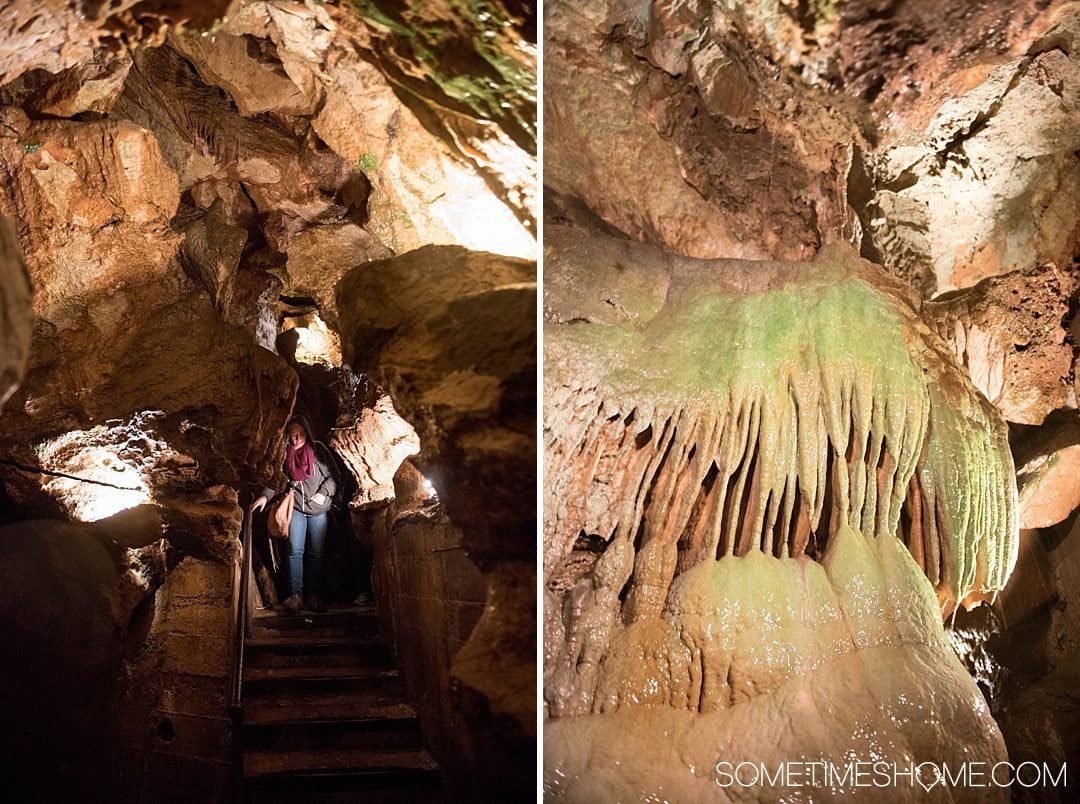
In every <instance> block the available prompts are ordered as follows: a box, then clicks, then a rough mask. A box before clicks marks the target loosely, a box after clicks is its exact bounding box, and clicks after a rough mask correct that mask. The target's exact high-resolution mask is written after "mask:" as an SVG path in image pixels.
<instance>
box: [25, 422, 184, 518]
mask: <svg viewBox="0 0 1080 804" xmlns="http://www.w3.org/2000/svg"><path fill="white" fill-rule="evenodd" d="M140 424H141V421H140V420H135V421H132V422H129V423H127V424H123V425H120V426H118V427H113V428H108V427H95V428H93V429H91V430H85V431H84V430H74V431H71V432H69V433H65V434H64V435H62V436H59V437H58V438H56V439H54V440H52V441H49V442H46V443H44V444H41V445H40V446H38V447H37V452H38V455H39V457H40V461H41V467H42V469H44V470H46V473H45V474H42V475H41V476H40V477H41V489H42V491H44V492H45V493H46V494H47V495H49V497H51V498H52V499H53V500H55V501H56V503H57V504H58V505H59V506H60V507H61V508H62V509H63V510H64V512H65V513H66V514H67V515H68V516H69V517H70V518H71V519H73V520H75V521H77V522H97V521H98V520H101V519H105V518H106V517H110V516H112V515H114V514H118V513H120V512H121V511H126V510H127V509H129V508H134V507H135V506H137V505H142V504H143V503H148V502H150V488H149V486H148V485H147V483H146V481H145V479H144V477H143V472H142V471H141V470H140V468H139V465H140V463H139V462H140V456H141V455H142V454H143V453H142V451H133V450H132V449H131V448H130V447H127V445H128V444H129V443H130V441H131V439H134V438H139V437H141V439H142V441H143V442H144V443H145V444H146V445H148V446H149V445H151V444H156V443H159V442H155V441H154V440H153V439H152V438H151V437H150V436H148V435H147V434H146V433H145V432H144V431H143V430H142V429H141V427H140V426H139V425H140ZM162 446H164V445H163V444H162Z"/></svg>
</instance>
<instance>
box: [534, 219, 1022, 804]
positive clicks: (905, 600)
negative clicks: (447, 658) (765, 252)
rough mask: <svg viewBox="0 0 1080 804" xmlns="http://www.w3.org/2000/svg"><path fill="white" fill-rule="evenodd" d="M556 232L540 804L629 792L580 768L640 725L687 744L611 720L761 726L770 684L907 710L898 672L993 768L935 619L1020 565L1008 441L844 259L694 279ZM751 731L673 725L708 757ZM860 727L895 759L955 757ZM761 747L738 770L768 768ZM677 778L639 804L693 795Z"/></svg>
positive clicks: (912, 325)
mask: <svg viewBox="0 0 1080 804" xmlns="http://www.w3.org/2000/svg"><path fill="white" fill-rule="evenodd" d="M548 231H549V233H550V236H549V238H548V243H549V244H552V245H551V248H552V254H553V256H552V259H551V260H550V261H549V263H548V264H549V266H551V267H550V268H549V272H548V294H547V296H546V300H545V304H546V308H547V315H548V318H549V320H550V321H551V322H552V325H551V326H549V327H548V330H547V337H546V344H545V360H546V371H545V411H546V414H545V431H544V438H545V477H546V484H547V486H546V500H547V504H546V506H545V573H546V578H547V606H546V609H545V612H546V619H545V631H546V634H547V636H548V639H547V644H548V645H549V647H550V648H553V650H552V651H551V652H550V653H549V655H548V656H547V662H546V666H545V703H546V706H547V708H548V712H549V714H550V715H552V716H555V717H556V718H559V719H556V720H554V721H552V722H551V724H550V728H549V731H548V738H549V740H548V742H547V745H548V746H553V747H554V748H553V750H552V752H551V760H550V762H549V763H548V766H549V773H554V774H555V775H554V776H550V777H549V782H550V783H549V789H551V790H552V791H553V792H563V793H566V794H567V795H569V796H570V797H571V798H574V799H579V800H584V798H581V796H582V795H583V790H586V789H592V788H590V787H589V786H590V785H592V784H595V783H597V779H599V778H603V779H605V780H606V782H610V783H614V784H623V783H626V782H627V781H628V778H629V777H627V776H621V777H618V779H609V778H607V777H606V776H605V774H604V773H603V772H602V771H601V772H600V774H599V776H597V775H596V773H594V771H595V770H596V768H595V767H592V768H590V764H591V763H593V762H595V761H596V757H597V756H598V755H599V754H601V753H604V752H605V751H607V750H609V749H601V748H597V747H596V743H595V741H596V740H598V739H599V740H603V739H604V738H601V737H599V735H601V734H609V732H607V731H606V729H608V728H611V729H624V730H627V732H628V733H630V734H634V735H638V736H639V737H643V736H644V735H646V734H647V733H648V732H647V731H646V730H641V731H639V730H638V729H643V728H644V727H643V726H642V724H644V723H645V722H646V721H648V722H649V723H650V727H651V728H654V729H655V728H661V727H662V728H668V729H670V728H677V729H678V733H679V734H680V738H679V740H677V742H678V743H679V745H683V746H688V745H691V744H692V741H687V742H683V738H684V737H686V735H687V734H688V732H685V731H683V730H682V729H683V727H681V726H678V727H677V726H675V725H673V724H674V723H675V721H669V720H667V718H669V716H668V715H664V714H658V713H656V712H650V713H649V714H647V715H642V717H641V719H634V718H632V717H631V716H629V715H622V714H619V715H618V716H616V713H621V711H622V710H623V709H624V708H626V707H635V706H639V705H643V704H652V705H659V706H661V707H664V708H670V709H674V710H678V711H681V712H683V713H687V714H689V713H714V712H719V711H720V710H723V709H727V708H730V707H733V706H737V705H738V704H742V703H747V704H751V705H753V706H754V707H756V708H757V711H758V712H759V714H760V712H761V711H763V710H762V707H766V706H767V705H766V704H763V703H760V702H755V701H756V699H757V698H758V697H759V696H761V695H765V694H768V693H777V694H782V695H783V696H784V698H785V700H786V699H788V698H789V697H790V696H792V695H794V696H796V697H798V696H799V694H800V693H799V692H798V691H793V688H792V687H790V686H782V685H783V682H786V681H789V680H791V681H792V683H793V684H794V685H795V688H796V690H797V689H803V687H805V685H807V684H809V683H811V682H810V681H808V680H807V679H806V678H805V675H806V674H807V673H809V672H811V671H813V672H814V673H817V672H822V673H823V678H824V679H826V680H825V681H823V682H822V683H823V684H825V685H831V684H840V683H841V682H840V679H841V678H842V677H843V676H844V674H845V673H848V674H852V673H853V675H852V676H851V679H850V681H851V684H853V685H856V686H858V685H861V684H863V683H864V682H866V680H865V679H864V678H863V676H862V673H863V672H866V673H867V675H871V674H874V673H881V674H882V680H881V681H880V689H881V690H884V691H886V692H887V693H888V696H900V697H902V696H903V695H905V694H909V695H911V699H912V700H921V699H922V697H923V696H924V695H927V694H930V693H928V691H927V690H926V689H924V688H923V687H922V686H920V684H918V683H916V676H917V675H918V673H917V671H916V669H915V668H916V667H917V665H915V664H912V662H911V661H910V660H911V659H912V657H920V658H919V661H923V662H926V663H928V664H930V665H932V666H934V667H935V668H936V672H937V673H939V674H940V675H941V676H942V677H944V678H947V679H948V682H947V683H946V684H945V685H944V688H946V689H948V692H947V693H944V694H945V696H946V697H947V698H950V700H951V701H952V703H951V704H950V706H952V705H956V706H957V708H956V711H955V717H956V722H955V723H953V726H956V725H957V724H959V723H960V722H964V723H966V724H968V725H971V726H975V725H976V724H978V725H977V727H978V728H979V729H980V731H981V733H982V734H983V737H982V738H980V740H982V742H980V743H979V746H978V750H980V751H983V752H984V756H1000V755H1002V749H1001V744H1000V737H999V736H997V731H996V727H994V725H993V722H992V721H990V720H989V718H988V717H987V716H986V711H985V705H983V706H978V705H975V704H976V699H977V697H978V693H977V691H976V690H975V688H974V684H973V682H971V680H970V678H969V677H967V676H966V674H965V673H964V671H963V669H962V667H961V666H960V665H959V663H958V662H957V660H956V658H955V656H953V655H952V653H951V651H950V649H949V648H948V645H947V642H946V640H945V638H944V634H943V631H942V626H941V622H940V614H941V612H940V609H939V601H940V605H943V606H945V607H946V609H950V608H951V607H953V606H954V605H955V604H956V602H957V601H963V600H965V598H968V597H973V598H978V597H981V596H985V595H990V594H993V593H994V592H995V591H997V590H1000V589H1001V588H1002V587H1003V586H1004V584H1005V581H1006V579H1007V578H1008V575H1009V573H1010V571H1011V569H1012V566H1013V564H1014V563H1015V560H1016V550H1017V544H1018V539H1017V513H1016V508H1017V495H1016V487H1015V481H1014V479H1013V475H1014V470H1013V465H1012V457H1011V455H1010V453H1009V450H1008V444H1007V434H1006V430H1005V427H1004V424H1003V422H1002V421H1001V420H1000V418H999V416H998V415H997V413H996V412H995V411H994V409H993V408H992V407H991V406H990V405H989V403H988V402H986V400H985V399H984V398H982V397H981V396H980V395H979V394H978V392H977V391H976V390H975V388H974V387H973V386H972V385H971V384H970V382H969V381H968V380H967V378H966V377H965V376H964V375H963V373H962V372H961V371H960V369H959V368H958V367H957V366H956V365H955V363H954V362H953V358H952V356H951V353H950V351H949V349H948V347H947V346H946V344H945V343H944V342H943V341H941V340H940V339H939V338H938V337H937V336H936V334H934V333H933V332H932V331H931V330H930V328H929V327H928V326H927V325H926V324H925V323H923V321H922V320H921V318H920V317H919V315H918V313H917V311H916V310H915V308H914V307H913V305H912V304H911V302H910V301H908V299H907V298H906V296H905V295H904V293H903V291H902V290H901V288H900V286H899V285H898V284H896V283H895V282H894V281H893V280H890V279H889V278H888V277H886V276H885V275H884V274H883V273H881V272H879V271H878V270H877V269H874V268H873V267H872V266H871V265H869V264H868V263H866V262H864V261H862V260H860V259H858V258H857V257H856V256H855V255H854V254H852V253H851V252H850V251H849V250H848V249H846V248H843V247H836V248H828V249H825V250H823V251H822V253H821V254H819V256H818V258H817V259H816V260H815V261H814V262H813V263H802V264H799V263H765V264H754V263H745V262H736V261H729V260H727V261H725V260H713V261H696V260H691V259H687V258H677V257H672V256H670V255H664V254H662V253H659V252H656V251H655V250H653V249H651V248H649V247H644V246H639V245H632V244H629V243H626V242H625V241H616V240H611V239H607V240H605V239H603V238H601V237H599V236H596V235H591V236H589V237H588V238H586V237H582V236H581V235H579V234H569V233H565V232H562V233H560V232H559V230H558V228H557V227H550V228H549V230H548ZM590 238H591V239H590ZM559 254H561V255H564V256H562V257H561V258H560V257H559V256H557V255H559ZM582 263H586V264H587V265H588V271H582V270H581V265H582ZM616 277H618V282H617V283H616V282H615V281H614V280H615V278H616ZM611 288H617V289H616V290H611ZM901 546H903V547H906V551H905V550H903V549H900V547H901ZM811 559H812V560H811ZM817 562H820V564H821V566H818V563H817ZM933 591H936V592H937V597H938V599H939V601H938V600H935V599H934V596H933ZM856 653H857V654H858V655H859V656H861V657H862V658H861V659H860V660H856V659H855V658H854V656H855V654H856ZM859 661H862V662H864V665H863V666H864V667H865V668H867V669H866V670H865V671H860V670H858V669H857V665H858V662H859ZM890 667H894V669H890ZM866 683H869V682H866ZM905 690H907V691H908V692H907V693H905ZM805 692H806V694H808V695H813V696H815V697H816V696H817V695H820V694H821V691H820V690H816V691H815V690H806V691H805ZM961 702H962V704H966V705H967V707H968V709H967V710H964V708H963V705H962V704H961ZM590 713H592V714H591V715H590ZM572 716H579V717H572ZM597 716H600V720H601V722H600V723H599V724H597V723H591V722H590V721H591V720H592V719H593V718H596V717H597ZM749 717H750V715H748V714H746V713H745V712H742V713H741V714H732V715H731V718H730V719H729V720H725V719H724V718H723V717H718V718H716V719H714V720H711V721H704V722H703V721H693V722H694V723H697V724H698V725H695V726H693V727H690V726H687V727H686V728H692V729H700V730H703V731H702V734H710V735H711V742H709V745H710V750H716V751H720V750H723V749H724V747H725V746H728V747H730V742H729V740H728V738H729V737H730V736H731V735H732V734H734V733H735V732H734V731H729V729H733V728H735V727H734V726H733V725H732V724H734V723H740V722H741V723H744V724H745V723H747V722H752V721H750V720H744V718H749ZM784 717H785V718H791V717H793V715H792V713H790V712H788V713H785V714H784ZM882 718H883V719H886V720H887V718H885V715H884V713H882ZM905 718H906V720H905V723H907V724H910V723H912V722H915V721H917V720H918V719H919V718H918V717H916V716H913V715H911V714H910V713H909V714H908V715H905ZM819 719H820V718H819ZM931 719H932V718H931ZM825 721H826V723H831V724H832V725H833V727H841V725H842V724H847V725H851V724H850V723H848V721H847V720H845V715H844V714H843V713H838V712H836V711H835V710H833V711H831V712H830V714H829V715H826V716H825ZM703 723H705V724H711V725H703ZM605 724H606V725H605ZM875 728H876V729H878V730H879V731H880V733H882V734H888V735H890V737H889V739H894V740H895V741H896V742H897V744H900V745H903V746H904V748H903V751H902V752H901V753H903V752H907V753H908V755H909V756H923V757H931V756H934V753H933V751H943V752H944V754H945V755H947V756H948V755H957V754H958V752H959V751H960V750H961V744H960V742H959V741H950V740H948V739H943V740H940V741H938V742H937V743H936V744H934V745H933V747H931V743H930V742H924V743H919V742H918V741H917V740H915V738H914V736H913V731H912V729H911V728H910V727H909V725H899V726H889V725H888V724H882V723H879V724H877V725H876V726H875ZM614 733H617V732H615V731H612V732H610V734H614ZM656 733H657V732H655V731H654V732H653V733H652V734H653V739H655V735H656ZM582 735H589V736H587V737H586V736H582ZM803 738H804V736H803V735H796V736H795V737H794V738H792V739H786V740H784V741H783V742H782V747H783V748H784V749H785V750H788V751H789V752H790V751H792V750H796V749H800V750H801V749H802V748H807V746H805V744H804V743H802V742H801V740H802V739H803ZM687 740H688V738H687ZM759 741H760V738H754V739H751V741H750V742H751V743H753V744H754V747H753V748H750V747H743V748H740V749H739V750H740V752H745V754H746V758H751V759H755V760H760V759H763V758H764V757H766V756H781V755H780V754H777V753H776V751H775V750H774V749H775V746H774V747H773V749H766V747H765V746H762V745H760V744H758V743H759ZM841 742H842V741H841ZM590 744H591V745H592V746H593V747H592V748H589V749H583V750H584V753H581V754H579V755H577V756H578V758H576V759H575V758H574V757H575V750H574V749H575V747H577V748H583V746H586V745H590ZM843 747H845V746H841V745H840V744H839V743H838V741H837V740H835V739H834V740H832V741H830V743H829V744H828V745H827V746H825V749H824V750H825V751H826V753H828V752H829V751H834V749H835V755H837V756H840V755H841V754H842V751H841V750H840V749H841V748H843ZM852 747H853V748H855V749H857V748H858V747H857V746H854V745H853V746H852ZM755 751H759V753H755ZM927 752H929V753H927ZM676 753H677V752H676ZM698 753H699V754H700V751H699V752H698ZM702 756H703V755H702ZM682 759H685V757H683V758H682ZM715 761H716V760H715V758H714V760H713V762H712V764H715ZM680 764H682V765H685V764H686V763H684V762H682V760H679V761H677V762H676V765H675V766H672V767H678V766H679V765H680ZM689 764H691V765H693V763H689ZM672 767H667V768H665V769H663V770H662V771H660V772H658V773H657V774H656V777H655V779H650V780H649V781H647V782H645V789H647V790H658V789H660V786H662V784H672V785H675V787H674V788H673V789H676V790H681V791H682V794H683V795H686V790H687V789H686V788H685V786H680V784H681V783H680V782H679V781H678V778H679V774H678V773H677V772H676V771H673V770H672ZM683 770H684V771H685V768H684V769H683ZM567 774H568V775H569V776H572V777H574V779H575V780H576V781H581V782H582V784H584V785H585V787H584V788H581V787H575V781H567V779H566V778H564V775H567ZM690 775H691V777H693V776H694V774H690ZM559 780H561V781H559ZM582 780H584V781H582ZM683 781H684V782H687V780H686V779H684V780H683ZM706 783H708V780H706ZM634 784H635V781H629V785H630V786H628V787H626V788H620V789H625V790H627V791H629V790H631V789H638V788H635V787H633V785H634ZM668 789H672V788H668Z"/></svg>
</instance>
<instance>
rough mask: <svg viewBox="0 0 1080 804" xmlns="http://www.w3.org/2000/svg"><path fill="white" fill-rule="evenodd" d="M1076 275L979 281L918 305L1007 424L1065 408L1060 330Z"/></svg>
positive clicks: (1066, 360)
mask: <svg viewBox="0 0 1080 804" xmlns="http://www.w3.org/2000/svg"><path fill="white" fill-rule="evenodd" d="M1076 289H1077V276H1076V275H1075V274H1071V273H1067V272H1065V271H1061V270H1059V269H1057V268H1054V267H1053V266H1043V267H1040V268H1037V269H1032V270H1027V271H1021V272H1015V273H1011V274H1008V275H1006V276H999V277H994V278H991V279H986V280H984V281H983V282H980V283H979V284H978V285H976V286H975V287H973V288H970V289H969V290H966V291H963V292H959V293H954V294H948V295H946V296H941V297H938V298H937V299H934V300H933V301H930V302H927V303H926V304H924V305H923V311H924V313H926V315H928V316H929V317H930V318H932V319H934V320H935V321H936V322H937V328H938V334H940V335H941V336H942V337H943V338H944V339H945V340H946V341H948V342H949V343H950V345H951V346H952V348H953V351H954V353H955V354H956V359H957V360H958V361H959V362H960V363H961V364H962V365H963V366H964V367H965V368H966V369H967V372H968V376H969V377H970V378H971V381H972V382H973V383H974V384H975V387H976V388H978V389H979V390H980V391H982V393H983V394H984V395H985V396H986V398H987V399H989V400H990V401H991V402H992V403H993V404H994V406H995V407H997V409H998V410H1000V411H1001V415H1002V416H1004V417H1005V419H1006V420H1007V421H1010V422H1016V423H1017V424H1041V423H1042V422H1043V420H1044V419H1045V418H1046V416H1047V414H1049V413H1050V412H1051V411H1054V410H1057V409H1059V408H1062V407H1065V406H1066V404H1067V403H1068V402H1069V387H1068V377H1069V374H1070V372H1071V371H1072V361H1073V347H1072V344H1071V343H1069V342H1068V340H1067V333H1066V331H1065V329H1064V324H1065V323H1066V319H1067V317H1068V313H1069V305H1068V299H1069V298H1070V297H1071V296H1072V295H1073V293H1075V291H1076Z"/></svg>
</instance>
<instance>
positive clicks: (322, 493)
mask: <svg viewBox="0 0 1080 804" xmlns="http://www.w3.org/2000/svg"><path fill="white" fill-rule="evenodd" d="M285 439H286V441H287V442H288V446H287V447H286V450H285V476H286V478H288V480H289V487H291V488H292V489H293V495H294V499H293V503H294V507H293V515H292V521H291V522H290V523H289V562H288V566H289V573H288V576H289V597H288V599H287V600H286V601H285V608H286V609H288V610H289V611H299V610H300V609H302V608H303V607H304V598H303V597H302V595H303V593H304V592H306V593H307V607H308V608H309V609H310V610H311V611H316V612H319V611H326V603H325V602H323V596H324V595H325V593H326V590H325V588H324V587H325V576H324V572H323V557H324V555H325V551H326V532H327V527H328V524H329V520H330V517H329V514H328V512H329V511H330V505H331V502H332V500H333V497H334V494H335V493H336V492H337V487H338V475H337V468H336V467H335V465H334V459H333V457H331V455H330V451H329V450H328V449H327V447H326V445H325V444H323V443H322V442H320V441H316V440H315V437H314V436H313V435H312V432H311V426H310V425H309V424H308V422H307V419H305V418H304V417H303V416H293V417H292V418H291V419H289V423H288V424H286V425H285ZM275 493H276V492H275V491H274V490H273V489H269V488H267V489H263V493H262V496H260V497H259V498H258V499H257V500H255V502H254V503H252V505H251V510H252V511H261V510H262V509H263V508H264V507H265V506H266V503H267V501H268V500H270V498H272V497H273V496H274V494H275ZM305 559H306V561H307V568H306V573H305V567H304V564H305ZM305 575H306V583H305Z"/></svg>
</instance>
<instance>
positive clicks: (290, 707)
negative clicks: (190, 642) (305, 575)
mask: <svg viewBox="0 0 1080 804" xmlns="http://www.w3.org/2000/svg"><path fill="white" fill-rule="evenodd" d="M243 691H244V692H243V725H242V729H241V736H240V748H241V752H242V755H243V757H242V763H243V767H242V772H243V800H244V801H246V802H251V803H252V804H261V803H262V802H277V801H282V802H284V801H289V802H296V801H298V800H302V801H305V802H323V801H325V802H439V801H441V800H442V797H441V790H440V774H439V768H438V765H437V764H436V762H435V760H434V759H433V758H432V757H431V755H430V754H428V753H427V751H425V750H424V749H423V746H422V742H421V738H420V723H419V720H418V719H417V717H416V712H415V711H413V708H412V707H411V706H410V705H409V704H408V703H406V701H405V697H404V692H405V691H404V687H403V685H402V681H401V677H400V675H399V674H398V670H397V668H396V667H395V666H394V656H393V650H392V648H391V646H390V644H389V643H388V642H387V641H386V640H385V639H384V638H382V637H380V636H379V635H378V622H377V619H376V615H375V609H374V607H366V608H349V609H340V608H339V609H331V610H330V611H327V612H325V613H322V614H313V613H311V612H302V613H296V614H294V613H285V612H279V611H261V612H256V613H255V619H254V628H253V630H252V634H251V637H250V638H248V639H247V640H246V641H245V644H244V671H243Z"/></svg>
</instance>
